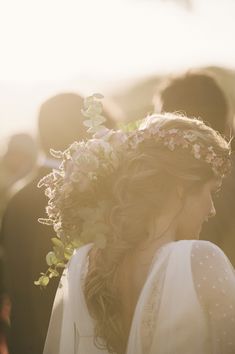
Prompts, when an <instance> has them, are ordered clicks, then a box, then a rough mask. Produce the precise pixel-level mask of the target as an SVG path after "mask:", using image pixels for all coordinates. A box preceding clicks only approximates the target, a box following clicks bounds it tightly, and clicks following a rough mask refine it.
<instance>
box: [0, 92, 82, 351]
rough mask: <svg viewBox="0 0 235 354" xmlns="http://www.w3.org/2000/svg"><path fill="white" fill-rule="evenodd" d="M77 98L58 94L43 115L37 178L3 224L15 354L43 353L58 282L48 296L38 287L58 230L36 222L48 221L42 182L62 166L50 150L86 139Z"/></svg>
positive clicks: (19, 195) (44, 106)
mask: <svg viewBox="0 0 235 354" xmlns="http://www.w3.org/2000/svg"><path fill="white" fill-rule="evenodd" d="M82 105H83V99H82V98H81V97H80V96H78V95H77V94H73V93H63V94H59V95H56V96H54V97H52V98H50V99H49V100H47V101H46V102H45V103H43V104H42V106H41V108H40V111H39V118H38V128H39V143H40V146H41V150H42V156H41V158H40V162H39V166H38V169H37V171H36V173H35V177H34V179H33V180H32V181H31V182H30V183H29V184H27V185H26V186H25V187H24V188H23V189H21V190H20V191H19V192H18V193H17V194H15V195H14V197H13V198H12V199H11V201H10V203H9V205H8V207H7V209H6V212H5V215H4V218H3V225H2V238H3V240H4V245H5V248H6V254H7V260H6V282H7V288H8V291H9V294H10V296H11V300H12V319H11V351H10V352H11V354H41V353H42V350H43V345H44V340H45V336H46V332H47V327H48V322H49V318H50V312H51V307H52V303H53V300H54V294H55V290H56V287H57V282H56V281H55V282H52V283H53V284H50V285H49V286H48V289H47V290H46V291H42V290H40V289H39V288H38V287H36V286H35V285H34V281H35V280H36V279H37V278H38V276H39V274H40V272H41V271H42V270H43V269H45V270H46V268H47V265H46V261H45V256H46V254H47V253H48V250H49V249H50V248H51V237H52V236H53V233H54V230H53V229H52V228H51V227H49V226H48V228H46V227H44V226H43V225H41V224H40V223H39V222H38V217H39V216H42V217H44V216H45V206H46V198H45V195H44V193H43V191H42V190H40V189H38V188H37V184H38V182H39V180H40V179H41V178H42V177H43V176H44V175H46V174H47V173H49V172H50V171H51V168H57V167H58V161H55V160H53V159H52V158H51V157H50V156H49V149H50V148H53V149H54V150H64V149H65V148H67V146H68V145H69V144H71V143H72V142H73V141H74V140H80V139H83V138H84V137H85V129H84V126H83V124H82V117H81V108H82Z"/></svg>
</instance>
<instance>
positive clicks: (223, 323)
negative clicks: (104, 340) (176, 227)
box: [44, 240, 235, 354]
mask: <svg viewBox="0 0 235 354" xmlns="http://www.w3.org/2000/svg"><path fill="white" fill-rule="evenodd" d="M90 248H91V245H87V246H84V247H82V248H81V249H79V250H78V251H76V252H75V254H74V256H73V257H72V259H71V261H70V263H69V265H68V268H67V269H66V270H65V272H64V274H63V276H62V278H61V284H60V286H59V288H58V291H57V295H56V298H55V302H54V306H53V311H52V315H51V321H50V325H49V330H48V335H47V340H46V344H45V348H44V354H100V353H103V354H108V352H107V351H105V350H100V349H98V348H96V346H95V345H94V340H93V339H94V334H93V331H94V326H93V320H92V319H91V317H90V315H89V312H88V309H87V306H86V302H85V298H84V295H83V291H82V287H83V281H84V277H85V273H86V268H87V253H88V251H89V249H90ZM232 353H235V273H234V269H233V267H232V266H231V264H230V262H229V260H228V259H227V257H226V256H225V255H224V253H223V252H222V251H221V250H220V248H218V247H217V246H216V245H214V244H213V243H211V242H208V241H197V240H182V241H176V242H171V243H168V244H166V245H164V246H163V247H161V248H160V249H159V250H158V251H157V253H156V255H155V257H154V260H153V262H152V266H151V268H150V270H149V273H148V276H147V279H146V282H145V285H144V287H143V289H142V291H141V294H140V297H139V299H138V302H137V305H136V309H135V313H134V317H133V320H132V325H131V330H130V335H129V341H128V346H127V350H126V354H232Z"/></svg>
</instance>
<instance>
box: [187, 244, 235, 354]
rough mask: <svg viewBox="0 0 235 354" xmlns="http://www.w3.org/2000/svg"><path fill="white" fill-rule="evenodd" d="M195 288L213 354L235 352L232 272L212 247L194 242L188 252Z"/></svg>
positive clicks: (234, 304)
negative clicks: (203, 312)
mask: <svg viewBox="0 0 235 354" xmlns="http://www.w3.org/2000/svg"><path fill="white" fill-rule="evenodd" d="M191 259H192V261H191V264H192V274H193V279H194V284H195V289H196V292H197V294H198V298H199V300H200V303H201V305H202V307H203V308H204V310H205V313H206V316H207V319H208V325H209V333H210V338H211V342H212V348H213V351H212V352H213V354H217V353H218V354H229V353H235V272H234V269H233V267H232V265H231V263H230V261H229V260H228V258H227V257H226V255H225V254H224V253H223V251H222V250H221V249H220V248H219V247H218V246H216V245H215V244H213V243H211V242H208V241H196V242H194V243H193V246H192V251H191Z"/></svg>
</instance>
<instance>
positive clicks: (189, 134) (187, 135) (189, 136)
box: [183, 131, 197, 142]
mask: <svg viewBox="0 0 235 354" xmlns="http://www.w3.org/2000/svg"><path fill="white" fill-rule="evenodd" d="M183 137H184V138H185V139H187V140H189V141H190V142H194V141H196V140H197V136H196V135H195V133H193V132H190V131H188V132H185V133H184V134H183Z"/></svg>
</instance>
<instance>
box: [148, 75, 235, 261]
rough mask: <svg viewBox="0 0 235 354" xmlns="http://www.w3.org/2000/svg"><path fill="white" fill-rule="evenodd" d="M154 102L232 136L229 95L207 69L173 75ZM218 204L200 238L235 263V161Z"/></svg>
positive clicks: (216, 200)
mask: <svg viewBox="0 0 235 354" xmlns="http://www.w3.org/2000/svg"><path fill="white" fill-rule="evenodd" d="M154 103H155V110H156V111H159V110H161V111H162V112H180V113H183V114H185V115H187V116H189V117H200V118H202V119H203V120H204V121H205V122H207V123H208V124H209V125H210V126H211V127H212V128H213V129H215V130H217V131H219V132H220V133H221V134H222V135H227V137H231V135H232V127H231V126H230V124H231V119H230V117H229V112H230V110H229V105H228V101H227V99H226V96H225V94H224V92H223V91H222V89H221V88H220V86H219V85H218V84H217V82H216V80H215V79H214V78H213V76H211V75H209V74H208V73H206V72H203V71H202V72H200V71H199V72H189V73H187V74H185V75H183V76H179V77H176V78H173V79H172V80H171V81H168V82H167V83H166V84H165V86H164V87H162V88H161V90H160V92H158V93H157V94H156V96H155V98H154ZM233 161H234V158H233ZM215 207H216V210H217V217H216V218H214V219H213V220H210V222H209V223H207V224H205V225H204V227H203V230H202V233H201V238H202V239H206V240H210V241H212V242H215V243H217V244H218V245H219V246H220V247H221V248H222V249H223V250H224V251H225V253H226V254H227V255H228V257H229V258H230V260H231V262H232V263H233V265H235V237H234V233H235V219H234V210H235V171H234V164H233V168H232V173H231V175H230V176H229V177H228V178H227V179H226V180H225V182H224V184H223V188H222V190H221V193H220V194H219V195H218V197H217V198H216V199H215Z"/></svg>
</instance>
